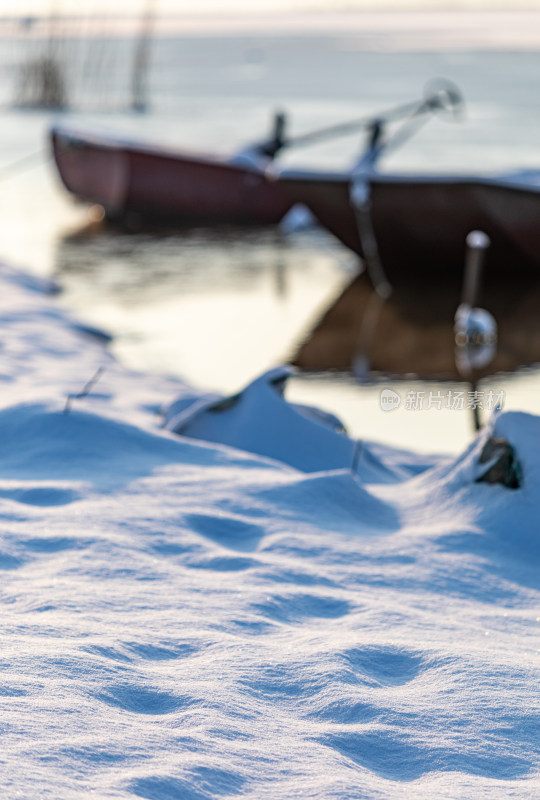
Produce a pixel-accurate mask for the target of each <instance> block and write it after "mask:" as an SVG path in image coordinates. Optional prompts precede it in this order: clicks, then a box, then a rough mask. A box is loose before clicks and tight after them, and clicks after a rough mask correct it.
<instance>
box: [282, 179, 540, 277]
mask: <svg viewBox="0 0 540 800" xmlns="http://www.w3.org/2000/svg"><path fill="white" fill-rule="evenodd" d="M278 180H279V183H280V185H281V186H283V187H284V189H286V190H287V192H288V193H289V195H290V197H291V200H293V201H294V202H301V203H304V204H305V205H306V206H308V208H309V209H310V210H311V211H312V212H313V214H314V215H315V217H316V218H317V220H318V221H319V222H320V223H321V225H323V226H324V227H326V228H327V229H328V230H329V231H330V232H331V233H333V234H334V235H335V236H336V237H337V238H338V239H339V240H340V241H341V242H343V244H345V245H346V246H347V247H349V248H350V249H351V250H353V251H354V252H355V253H358V255H359V256H361V257H364V256H365V252H364V250H365V247H364V244H363V241H362V236H361V234H360V232H359V230H360V229H359V219H358V211H357V209H356V208H355V206H354V203H353V202H352V200H351V185H352V184H351V181H352V173H342V174H336V173H322V172H300V171H293V170H286V171H283V172H281V173H280V174H279V176H278ZM367 180H368V183H369V191H370V199H369V214H370V221H371V225H372V228H373V232H374V234H375V239H376V242H377V247H378V252H379V256H380V261H381V263H382V266H383V269H384V272H385V273H386V276H387V278H388V280H389V281H390V283H393V282H394V281H395V279H396V275H398V274H410V272H411V270H414V271H417V272H430V273H431V274H432V275H437V274H442V273H443V272H447V271H454V270H457V271H458V272H459V274H460V275H461V271H462V268H463V258H464V248H465V240H466V237H467V234H468V233H469V232H470V231H471V230H474V229H480V230H483V231H485V233H486V234H487V235H488V236H489V238H490V240H491V243H492V246H491V248H490V250H489V253H488V255H487V265H486V266H487V269H488V270H492V269H498V268H500V269H503V270H504V271H505V272H507V274H512V273H515V271H517V270H519V269H525V270H529V269H531V268H533V269H537V268H538V267H540V170H539V171H523V172H516V173H512V174H506V175H500V176H494V177H481V176H454V175H426V176H421V175H388V174H381V173H378V172H374V173H372V174H371V175H369V177H368V179H367Z"/></svg>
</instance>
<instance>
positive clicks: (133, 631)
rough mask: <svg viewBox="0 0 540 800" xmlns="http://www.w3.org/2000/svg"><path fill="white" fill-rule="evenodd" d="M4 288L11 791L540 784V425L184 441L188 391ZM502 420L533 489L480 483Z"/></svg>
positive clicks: (388, 790) (3, 671)
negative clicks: (334, 444)
mask: <svg viewBox="0 0 540 800" xmlns="http://www.w3.org/2000/svg"><path fill="white" fill-rule="evenodd" d="M0 281H1V289H2V291H1V292H0V325H1V330H2V340H1V349H0V357H1V361H0V381H1V386H2V393H1V399H0V442H1V446H0V447H1V450H0V452H1V456H0V504H1V508H2V526H1V529H0V568H1V574H2V582H1V584H0V587H1V588H0V603H1V612H2V613H1V621H2V638H1V641H2V648H1V651H0V703H1V706H2V713H1V716H0V732H1V742H2V747H1V751H0V762H1V763H2V767H1V771H0V786H1V790H2V796H4V797H14V798H15V797H17V798H66V799H69V798H79V797H81V796H83V797H86V796H88V797H96V798H154V800H172V798H175V800H176V799H177V798H178V799H180V798H181V799H182V800H184V799H185V800H203V799H204V800H207V799H208V798H224V797H238V798H246V800H247V799H249V800H255V798H257V799H258V798H262V799H263V800H264V799H265V798H272V800H275V798H316V799H319V798H320V799H321V800H322V799H323V798H324V800H327V799H331V800H333V799H335V800H338V798H339V800H345V798H347V800H349V799H350V800H353V799H354V800H356V798H369V799H370V800H371V798H373V799H374V800H375V799H376V798H377V799H378V798H395V797H411V798H412V797H414V798H421V799H423V798H425V799H426V800H427V799H428V798H429V800H432V798H457V797H459V798H475V799H476V798H490V800H493V799H494V798H505V799H506V798H530V797H535V796H539V795H540V777H539V766H540V693H539V691H538V678H539V647H538V635H539V625H540V617H539V616H538V614H539V611H538V602H539V597H540V591H539V589H540V587H539V578H538V575H539V566H540V546H539V535H538V519H539V502H540V501H539V493H538V485H539V481H540V455H539V453H540V450H539V448H538V442H539V441H540V420H539V419H538V418H537V417H533V416H530V415H526V414H521V413H506V414H500V415H499V416H498V417H496V418H495V419H493V420H492V422H491V426H492V427H491V429H489V430H487V431H484V432H483V433H482V434H481V435H480V436H479V437H478V439H476V440H475V441H473V442H472V443H471V445H470V447H469V448H468V449H467V451H466V452H464V453H463V454H462V455H460V456H459V457H457V458H454V457H437V456H433V457H431V458H425V457H422V458H419V457H416V456H415V454H414V453H404V452H400V451H397V450H393V449H392V448H388V447H383V446H378V445H377V444H374V443H370V442H366V443H362V445H361V450H360V452H361V453H362V459H363V461H362V460H360V461H359V462H358V464H361V468H359V469H358V470H356V471H355V474H353V471H352V470H351V468H350V465H349V464H348V463H346V464H337V465H336V463H334V462H331V467H333V468H328V467H326V468H321V464H318V465H317V470H316V471H313V470H312V466H313V464H312V463H303V464H302V463H301V460H302V457H303V456H302V454H301V453H298V452H297V448H298V447H302V444H301V443H302V437H303V435H304V433H305V430H304V428H302V435H299V438H297V439H296V438H295V435H294V434H295V431H296V430H298V428H297V424H299V421H301V423H302V425H303V424H304V423H305V424H306V425H319V426H320V427H321V430H324V428H323V427H322V426H323V424H324V420H325V418H324V417H317V415H315V416H313V415H311V416H309V417H306V416H305V414H304V415H303V414H302V411H301V410H299V409H293V408H289V409H287V408H286V401H285V400H283V398H278V401H279V402H277V404H275V407H274V410H272V403H269V405H268V408H267V409H266V414H267V415H268V416H267V417H266V418H265V417H262V418H261V419H260V426H261V429H260V430H259V431H257V419H256V415H254V414H252V413H251V412H252V411H253V406H252V405H250V404H249V403H248V406H247V407H248V410H249V409H250V408H251V411H250V414H249V415H248V416H246V425H247V429H246V430H247V433H246V432H245V431H242V426H241V425H240V424H237V427H236V429H235V430H236V431H237V432H238V433H239V435H240V436H244V435H245V436H247V439H246V440H245V441H243V442H240V441H237V442H236V446H232V445H234V444H235V442H232V441H231V442H229V443H228V444H224V443H222V442H221V443H220V442H218V443H215V442H212V441H209V440H204V441H203V440H201V439H195V438H187V437H186V436H185V435H182V434H181V433H180V434H175V433H173V432H171V431H169V430H167V429H166V428H165V427H164V417H163V415H161V414H160V413H159V409H160V408H161V407H169V408H171V407H172V408H176V409H179V408H186V409H187V408H189V405H190V403H193V402H199V404H200V405H201V404H202V406H204V402H205V401H203V399H202V397H199V396H198V395H197V392H196V391H195V390H194V389H193V388H191V387H188V386H185V385H183V384H182V383H181V382H179V381H177V380H172V379H168V378H156V376H152V377H149V376H145V375H141V374H137V373H134V372H130V371H128V370H126V369H124V368H123V367H122V366H121V365H119V364H118V363H116V362H115V361H114V360H113V359H112V358H111V357H110V355H108V353H107V352H106V350H105V349H104V344H103V341H102V339H101V338H100V337H98V336H91V335H90V334H89V333H88V332H85V331H84V330H83V329H81V327H80V326H78V325H77V323H76V322H74V321H73V320H71V319H70V318H69V316H67V315H66V314H65V313H64V312H63V311H61V310H60V309H59V308H58V307H57V306H56V305H55V301H54V299H53V298H51V297H49V296H47V294H46V293H45V290H46V289H47V288H48V287H47V286H46V285H44V284H41V283H40V282H39V281H36V280H34V279H30V278H28V277H26V276H24V275H21V274H19V273H17V272H15V271H13V270H10V269H9V268H8V267H5V266H4V267H2V268H1V270H0ZM100 368H101V369H103V373H102V374H99V375H98V377H97V379H96V381H95V383H94V384H93V385H91V386H90V388H89V393H88V394H87V395H86V396H82V397H77V395H78V394H80V393H81V389H82V388H83V387H84V386H85V385H86V384H87V383H88V382H89V381H91V379H92V378H93V377H96V374H97V371H98V370H99V369H100ZM263 383H264V382H263ZM258 385H259V389H260V388H261V384H260V383H259V384H258ZM263 389H264V386H263ZM248 395H249V396H250V398H251V400H253V390H250V391H248V392H247V393H246V394H245V395H244V396H243V397H244V399H245V398H246V397H248ZM69 396H71V398H72V399H71V400H70V402H69V403H68V402H67V398H68V397H69ZM175 404H176V405H175ZM241 407H242V402H241V403H240V404H239V405H237V406H236V412H235V413H237V412H238V411H239V409H240V408H241ZM232 408H233V409H234V408H235V406H234V405H233V406H232ZM205 413H207V412H205ZM281 413H283V415H284V416H283V420H284V421H283V426H282V427H280V425H279V424H277V422H279V420H277V422H276V416H275V415H277V416H278V417H279V415H280V414H281ZM193 419H194V420H195V422H197V424H199V425H201V424H202V422H201V420H202V421H203V422H204V419H205V417H204V413H203V416H202V417H201V416H197V415H195V416H194V417H193ZM326 422H328V420H326ZM236 423H238V420H236ZM203 427H204V426H203ZM218 427H219V426H218ZM226 430H227V426H226V425H225V426H222V428H221V429H220V430H218V429H217V428H216V430H215V431H214V433H213V435H214V437H217V438H219V437H221V438H222V439H223V431H226ZM261 430H262V431H263V432H264V431H265V430H266V431H267V432H268V436H267V437H266V442H265V436H264V435H263V434H262V433H261ZM329 430H330V429H327V430H326V433H328V432H329ZM193 432H194V431H192V433H193ZM199 432H201V431H199ZM202 432H203V433H205V435H206V434H209V431H208V429H207V428H206V427H204V431H202ZM254 432H255V433H257V447H258V449H259V450H260V451H261V450H262V451H263V452H259V453H253V452H248V451H247V450H246V449H243V450H242V449H239V446H240V444H242V446H246V444H247V445H249V441H248V440H249V438H250V435H251V434H254ZM248 434H249V435H248ZM337 435H341V434H337V433H335V431H332V436H337ZM490 435H496V436H502V437H505V438H507V439H508V440H509V441H510V442H511V444H512V445H513V446H514V448H515V451H516V453H517V455H518V458H519V461H520V463H521V467H522V470H523V476H524V479H523V486H522V488H520V489H517V490H512V489H507V488H505V487H503V486H501V485H492V484H488V483H483V482H482V483H478V482H477V478H478V477H479V476H480V475H481V474H482V472H483V471H484V470H485V469H486V465H482V464H480V463H479V455H480V452H481V451H482V448H483V446H484V443H485V441H486V439H487V437H489V436H490ZM279 437H284V439H285V443H284V441H281V442H280V443H279V447H278V449H277V450H276V448H275V444H276V442H275V440H276V438H279ZM251 441H253V439H251ZM321 441H322V440H321ZM343 441H344V442H345V444H346V445H347V446H346V448H345V451H346V453H347V457H348V454H350V448H351V447H352V446H353V445H352V444H351V443H348V442H347V440H343ZM287 442H288V444H289V448H287V447H285V444H286V443H287ZM434 445H436V442H435V443H434ZM321 447H326V445H321ZM345 451H344V452H345ZM333 452H334V451H332V453H331V455H332V454H333ZM304 455H305V454H304ZM319 455H320V456H324V453H320V454H319ZM276 456H279V459H278V458H277V457H276ZM297 457H298V458H300V461H299V462H298V463H297V462H296V461H295V459H296V458H297ZM332 458H333V455H332ZM291 463H297V466H298V465H300V466H302V467H303V470H300V469H298V468H296V467H295V466H291Z"/></svg>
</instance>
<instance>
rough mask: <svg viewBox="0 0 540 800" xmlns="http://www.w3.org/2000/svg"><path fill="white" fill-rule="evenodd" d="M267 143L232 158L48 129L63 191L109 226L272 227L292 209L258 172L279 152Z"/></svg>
mask: <svg viewBox="0 0 540 800" xmlns="http://www.w3.org/2000/svg"><path fill="white" fill-rule="evenodd" d="M280 122H281V127H282V125H283V121H282V120H280V118H279V117H278V118H277V119H276V131H275V134H274V137H273V138H271V139H270V140H269V141H267V142H263V143H261V144H259V145H257V144H256V145H253V146H251V147H247V148H245V149H244V150H243V151H240V152H239V153H238V154H237V155H236V156H233V157H232V158H229V159H227V158H225V157H219V156H214V155H205V154H198V153H189V152H185V151H182V150H175V149H172V148H170V149H169V148H165V147H160V146H157V145H156V146H154V145H150V144H145V143H139V142H136V141H124V140H123V139H120V138H117V137H115V136H112V135H110V134H104V133H102V132H91V131H89V130H85V129H81V128H77V127H72V126H69V125H66V124H62V125H56V126H54V127H53V128H52V130H51V139H52V148H53V153H54V158H55V161H56V166H57V167H58V171H59V173H60V176H61V178H62V181H63V183H64V185H65V186H66V188H67V189H68V190H69V191H70V192H72V193H73V194H74V195H76V196H77V197H79V198H81V199H83V200H86V201H89V202H91V203H98V204H100V205H101V206H103V208H104V210H105V214H106V216H107V217H108V218H109V219H114V220H117V221H120V222H128V223H134V222H135V223H137V222H151V223H164V224H173V225H183V224H190V225H193V224H195V225H198V224H203V225H205V224H233V225H234V224H238V225H266V224H275V223H277V222H279V220H280V219H281V218H282V217H283V215H284V214H285V213H286V212H287V211H288V210H289V208H290V207H291V205H292V202H291V201H290V200H289V198H288V196H287V194H286V193H285V191H284V190H283V188H282V187H281V186H279V185H278V184H276V183H275V182H271V181H269V180H268V179H267V177H266V175H265V169H266V167H267V166H268V164H269V163H270V161H271V160H272V158H273V156H274V155H275V153H276V152H277V151H278V150H279V149H280V147H281V146H282V142H281V141H280Z"/></svg>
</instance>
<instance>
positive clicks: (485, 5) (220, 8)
mask: <svg viewBox="0 0 540 800" xmlns="http://www.w3.org/2000/svg"><path fill="white" fill-rule="evenodd" d="M147 6H153V7H154V8H155V10H156V12H157V13H158V14H171V13H172V14H174V13H179V14H189V15H196V16H199V15H203V14H216V13H219V14H229V13H248V14H250V15H252V14H257V13H268V12H272V11H275V12H281V13H283V12H295V11H296V12H298V11H366V10H368V11H383V10H387V9H392V10H409V9H418V10H426V11H427V10H441V9H444V10H447V11H452V10H455V11H461V10H465V9H471V10H486V11H487V10H508V11H516V10H518V9H528V10H540V0H114V2H113V3H111V0H0V15H2V16H4V15H12V14H17V15H24V16H26V15H36V16H40V15H43V14H47V13H49V12H50V11H51V10H54V11H55V12H56V13H59V14H64V13H65V14H90V13H92V12H95V13H99V14H119V13H120V14H123V13H126V14H135V15H137V14H139V13H140V12H141V11H142V10H143V9H144V8H145V7H147Z"/></svg>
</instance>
